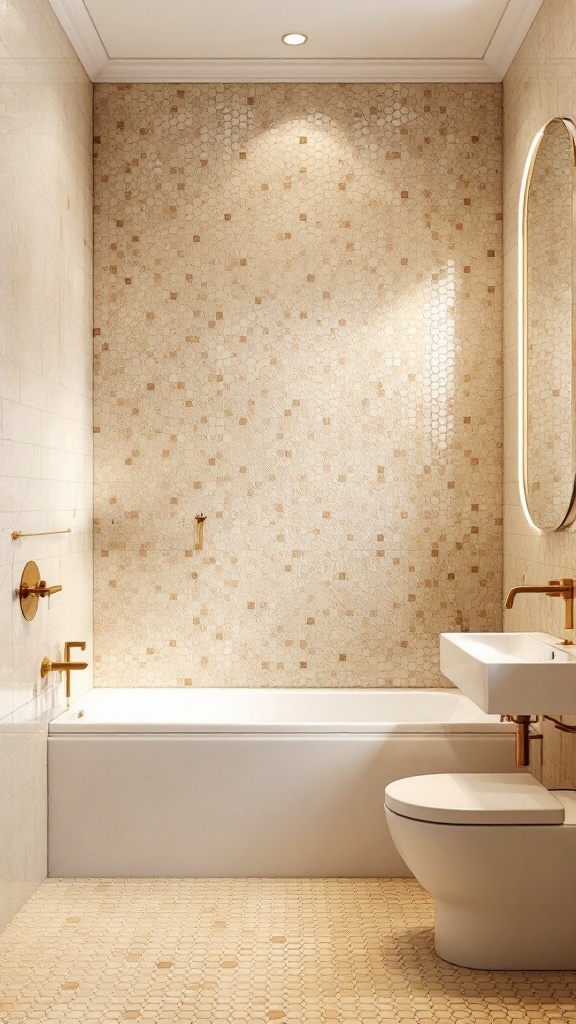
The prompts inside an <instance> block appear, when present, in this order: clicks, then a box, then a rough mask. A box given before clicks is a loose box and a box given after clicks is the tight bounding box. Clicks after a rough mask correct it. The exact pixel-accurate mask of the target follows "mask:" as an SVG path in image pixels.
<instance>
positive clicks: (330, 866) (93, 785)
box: [48, 688, 515, 877]
mask: <svg viewBox="0 0 576 1024" xmlns="http://www.w3.org/2000/svg"><path fill="white" fill-rule="evenodd" d="M514 770H515V765H514V737H513V726H510V725H508V724H501V723H500V721H499V719H497V718H496V717H494V716H487V715H484V714H483V713H482V712H481V711H479V710H478V709H477V708H476V707H475V706H474V705H473V704H472V703H471V702H470V701H469V700H468V699H467V698H466V697H464V696H463V695H462V694H460V693H458V691H455V690H397V689H384V690H374V689H370V690H354V689H348V690H313V689H310V690H288V689H270V690H253V689H252V690H249V689H232V690H230V689H226V690H224V689H187V688H186V689H180V688H179V689H151V688H145V689H124V690H121V689H99V690H92V691H90V693H88V694H87V695H86V696H85V697H83V698H82V699H81V700H80V701H79V702H78V703H77V704H75V705H73V706H72V707H71V708H70V710H69V711H67V712H65V713H64V714H62V715H60V717H59V718H56V719H55V720H54V721H53V722H52V723H51V725H50V729H49V740H48V779H49V805H48V806H49V873H50V875H51V876H66V877H70V876H80V877H86V876H106V877H194V876H195V877H205V876H207V877H220V876H229V877H234V876H237V877H238V876H239V877H249V876H263V877H274V876H304V877H313V876H373V875H380V876H386V877H392V876H398V875H406V874H408V873H409V872H408V871H407V869H406V867H405V865H404V863H403V861H402V860H401V859H400V857H399V856H398V854H397V853H396V850H395V848H394V846H393V844H392V841H391V839H390V836H389V834H388V830H387V827H386V820H385V815H384V810H383V796H384V789H385V787H386V785H387V784H388V782H391V781H392V780H393V779H397V778H402V777H404V776H408V775H418V774H421V773H430V772H447V771H472V772H479V771H480V772H481V771H486V772H499V771H514Z"/></svg>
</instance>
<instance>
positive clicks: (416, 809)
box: [385, 772, 565, 825]
mask: <svg viewBox="0 0 576 1024" xmlns="http://www.w3.org/2000/svg"><path fill="white" fill-rule="evenodd" d="M385 805H386V807H387V809H388V810H389V811H393V812H394V813H395V814H399V815H401V816H402V817H404V818H413V819H415V820H417V821H432V822H437V823H441V824H446V825H562V824H563V822H564V818H565V808H564V804H563V802H561V800H559V799H558V798H557V797H555V796H554V794H553V793H550V792H549V791H548V790H547V789H546V788H545V787H544V786H542V785H541V783H540V782H538V781H537V780H536V779H535V778H534V777H533V776H532V775H530V774H529V773H527V772H526V773H510V774H508V773H507V774H486V775H484V774H482V775H480V774H462V773H450V774H444V775H441V774H439V775H416V776H413V777H412V778H408V779H398V780H397V781H396V782H391V783H390V784H389V785H388V786H387V787H386V791H385Z"/></svg>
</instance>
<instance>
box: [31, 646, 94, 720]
mask: <svg viewBox="0 0 576 1024" xmlns="http://www.w3.org/2000/svg"><path fill="white" fill-rule="evenodd" d="M73 647H79V648H80V650H81V651H85V650H86V642H85V641H84V640H67V641H66V643H65V644H64V661H50V658H44V659H43V661H42V665H41V667H40V674H41V676H42V679H45V678H46V676H47V675H48V673H49V672H65V673H66V707H70V673H71V672H73V671H75V670H78V671H80V670H82V669H85V668H88V662H87V661H70V651H71V650H72V648H73Z"/></svg>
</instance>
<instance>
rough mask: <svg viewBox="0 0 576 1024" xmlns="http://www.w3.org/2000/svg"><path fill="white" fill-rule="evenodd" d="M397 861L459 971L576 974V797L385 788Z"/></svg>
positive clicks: (415, 785)
mask: <svg viewBox="0 0 576 1024" xmlns="http://www.w3.org/2000/svg"><path fill="white" fill-rule="evenodd" d="M385 806H386V817H387V820H388V827H389V829H390V834H391V836H392V839H393V841H394V843H395V844H396V847H397V849H398V852H399V853H400V855H401V857H403V859H404V860H405V862H406V864H407V866H408V867H409V868H410V870H411V871H412V872H413V873H414V875H415V876H416V878H417V879H418V881H419V882H420V884H421V885H422V886H423V888H424V889H426V890H427V891H428V892H429V893H430V895H431V896H433V897H434V899H435V901H436V926H435V935H434V944H435V947H436V952H437V953H438V954H439V955H440V956H441V957H442V958H443V959H444V960H448V961H449V962H450V963H453V964H458V965H460V966H462V967H473V968H480V969H491V970H576V792H572V791H558V792H554V793H551V792H549V791H548V790H547V789H545V788H544V786H542V785H541V784H540V783H539V782H537V781H536V779H534V778H533V776H532V775H529V774H524V773H519V774H509V775H508V774H506V775H458V774H450V775H418V776H415V777H413V778H409V779H399V780H398V781H397V782H392V783H391V784H390V785H389V786H387V787H386V798H385Z"/></svg>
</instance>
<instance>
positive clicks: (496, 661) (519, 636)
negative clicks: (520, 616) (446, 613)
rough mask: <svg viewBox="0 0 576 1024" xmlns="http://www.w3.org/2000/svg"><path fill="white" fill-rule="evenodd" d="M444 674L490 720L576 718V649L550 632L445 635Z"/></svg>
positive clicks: (442, 645) (442, 641) (442, 637)
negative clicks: (492, 717)
mask: <svg viewBox="0 0 576 1024" xmlns="http://www.w3.org/2000/svg"><path fill="white" fill-rule="evenodd" d="M440 671H441V672H442V675H444V676H446V678H447V679H449V680H450V682H452V683H454V685H455V686H457V687H458V689H459V690H461V691H462V693H465V694H466V696H467V697H469V698H470V700H471V701H473V702H474V704H476V705H477V706H478V707H479V708H481V709H482V711H485V712H486V713H487V714H490V715H576V646H575V647H568V646H564V645H563V644H562V641H561V640H560V639H559V638H558V637H555V636H551V635H550V634H549V633H441V634H440Z"/></svg>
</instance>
